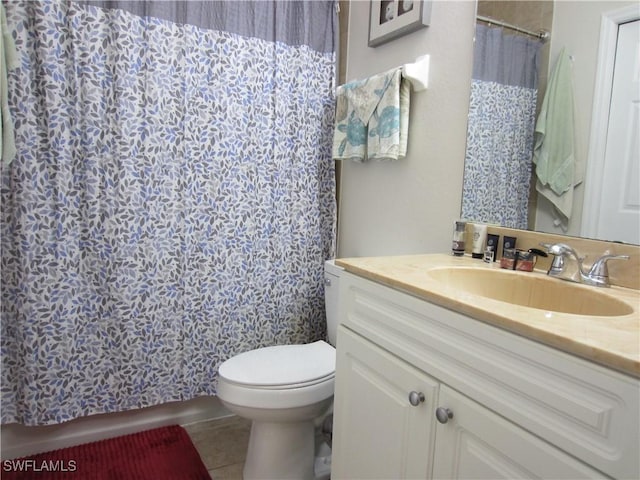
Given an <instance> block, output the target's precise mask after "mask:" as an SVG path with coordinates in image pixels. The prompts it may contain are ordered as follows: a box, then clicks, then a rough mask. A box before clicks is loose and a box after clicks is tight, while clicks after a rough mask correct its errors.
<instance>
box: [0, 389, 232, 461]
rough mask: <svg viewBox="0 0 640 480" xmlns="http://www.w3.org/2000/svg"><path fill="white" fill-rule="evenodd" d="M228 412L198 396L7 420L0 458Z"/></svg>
mask: <svg viewBox="0 0 640 480" xmlns="http://www.w3.org/2000/svg"><path fill="white" fill-rule="evenodd" d="M229 415H230V413H229V411H228V410H227V409H226V408H224V407H223V406H222V404H221V403H220V401H219V400H218V398H217V397H199V398H195V399H193V400H189V401H185V402H171V403H166V404H163V405H157V406H155V407H148V408H142V409H139V410H132V411H128V412H121V413H107V414H103V415H92V416H90V417H85V418H78V419H76V420H72V421H70V422H66V423H63V424H59V425H47V426H43V427H25V426H24V425H18V424H7V425H2V426H1V427H0V445H1V447H0V448H1V450H0V452H1V453H0V454H1V456H2V459H3V460H6V459H13V458H19V457H24V456H26V455H33V454H35V453H40V452H47V451H51V450H57V449H59V448H65V447H69V446H72V445H79V444H81V443H87V442H95V441H97V440H103V439H105V438H111V437H117V436H119V435H126V434H129V433H135V432H140V431H142V430H148V429H150V428H157V427H162V426H165V425H175V424H178V425H186V424H188V423H194V422H199V421H203V420H210V419H215V418H222V417H226V416H229Z"/></svg>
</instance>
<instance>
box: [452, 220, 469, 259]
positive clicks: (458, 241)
mask: <svg viewBox="0 0 640 480" xmlns="http://www.w3.org/2000/svg"><path fill="white" fill-rule="evenodd" d="M466 227H467V222H465V221H464V220H456V223H455V227H454V229H453V242H452V243H451V253H452V254H453V255H455V256H456V257H461V256H462V255H464V248H465V229H466Z"/></svg>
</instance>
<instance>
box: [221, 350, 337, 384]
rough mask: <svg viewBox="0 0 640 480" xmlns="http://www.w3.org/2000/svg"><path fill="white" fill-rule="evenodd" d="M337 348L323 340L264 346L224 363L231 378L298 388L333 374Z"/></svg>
mask: <svg viewBox="0 0 640 480" xmlns="http://www.w3.org/2000/svg"><path fill="white" fill-rule="evenodd" d="M335 369H336V351H335V348H333V347H332V346H331V345H329V344H328V343H326V342H323V341H322V340H320V341H317V342H314V343H308V344H304V345H277V346H273V347H263V348H258V349H256V350H251V351H248V352H244V353H241V354H239V355H236V356H235V357H233V358H230V359H229V360H227V361H226V362H224V363H222V365H220V368H219V369H218V374H219V375H220V377H223V378H225V379H226V380H227V381H229V382H232V383H235V384H237V385H247V386H250V387H252V388H276V389H277V388H298V387H304V386H308V385H314V384H316V383H319V382H322V381H326V380H328V379H329V378H330V377H331V378H333V375H334V372H335Z"/></svg>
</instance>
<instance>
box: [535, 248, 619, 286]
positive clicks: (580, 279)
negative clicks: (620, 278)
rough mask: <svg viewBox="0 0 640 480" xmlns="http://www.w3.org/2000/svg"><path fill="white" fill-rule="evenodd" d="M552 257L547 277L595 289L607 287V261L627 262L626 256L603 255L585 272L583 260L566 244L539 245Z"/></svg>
mask: <svg viewBox="0 0 640 480" xmlns="http://www.w3.org/2000/svg"><path fill="white" fill-rule="evenodd" d="M540 245H541V246H543V247H545V248H546V249H547V251H548V252H549V253H550V254H551V255H553V261H552V262H551V267H549V271H548V272H547V275H549V276H550V277H556V278H559V279H561V280H567V281H570V282H577V283H584V284H586V285H593V286H596V287H609V286H610V283H609V269H608V268H607V262H608V261H609V260H612V259H613V260H616V259H617V260H629V256H628V255H609V254H605V255H602V256H601V257H600V258H598V259H597V260H596V261H595V262H593V265H591V268H590V269H589V271H588V272H585V268H584V259H585V257H581V256H580V255H578V252H576V251H575V250H574V249H573V248H572V247H570V246H569V245H567V244H566V243H553V244H552V243H541V244H540Z"/></svg>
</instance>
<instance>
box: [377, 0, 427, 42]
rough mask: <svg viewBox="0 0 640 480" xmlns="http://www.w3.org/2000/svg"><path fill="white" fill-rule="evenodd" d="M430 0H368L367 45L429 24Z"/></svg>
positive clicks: (385, 40) (387, 39)
mask: <svg viewBox="0 0 640 480" xmlns="http://www.w3.org/2000/svg"><path fill="white" fill-rule="evenodd" d="M431 3H432V0H370V7H369V8H370V12H369V46H370V47H377V46H378V45H381V44H383V43H386V42H388V41H389V40H393V39H394V38H397V37H400V36H402V35H406V34H407V33H410V32H414V31H416V30H418V29H420V28H423V27H426V26H427V25H429V19H430V17H431Z"/></svg>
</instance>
